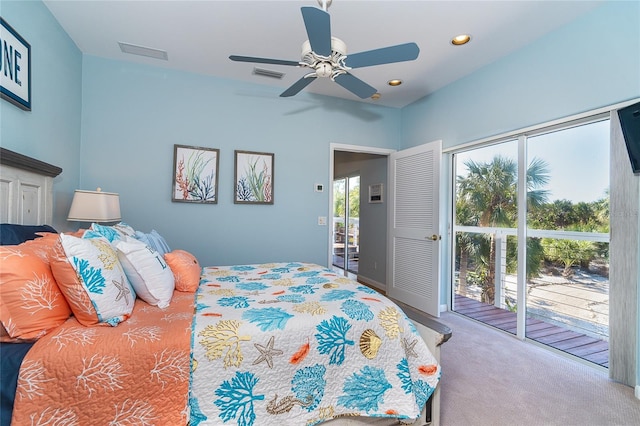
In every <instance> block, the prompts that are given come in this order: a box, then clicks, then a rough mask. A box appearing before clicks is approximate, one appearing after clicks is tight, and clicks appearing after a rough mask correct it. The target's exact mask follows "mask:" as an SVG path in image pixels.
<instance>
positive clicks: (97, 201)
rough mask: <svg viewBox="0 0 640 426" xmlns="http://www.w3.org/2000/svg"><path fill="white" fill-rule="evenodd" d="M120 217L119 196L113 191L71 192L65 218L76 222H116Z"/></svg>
mask: <svg viewBox="0 0 640 426" xmlns="http://www.w3.org/2000/svg"><path fill="white" fill-rule="evenodd" d="M120 219H121V217H120V196H119V195H118V194H116V193H113V192H102V191H100V190H98V191H81V190H79V189H77V190H76V191H75V192H74V194H73V201H72V202H71V209H69V217H68V218H67V220H74V221H78V222H116V221H119V220H120Z"/></svg>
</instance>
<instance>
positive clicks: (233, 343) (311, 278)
mask: <svg viewBox="0 0 640 426" xmlns="http://www.w3.org/2000/svg"><path fill="white" fill-rule="evenodd" d="M193 327H194V329H193V337H192V373H191V387H190V389H191V394H190V407H191V425H192V426H196V425H198V424H203V425H204V424H206V425H216V424H227V425H228V424H237V425H240V426H250V425H260V426H264V425H278V426H282V425H315V424H319V423H322V422H324V421H326V420H330V419H332V418H336V417H342V416H370V417H394V418H399V419H413V418H417V417H418V416H419V414H420V411H421V410H422V408H423V406H424V405H425V403H426V401H427V399H428V398H429V396H430V395H431V394H432V393H433V391H434V390H435V387H436V385H437V383H438V381H439V379H440V366H439V365H438V363H437V361H436V359H435V357H434V356H433V355H432V354H431V352H430V351H429V349H428V347H427V345H426V344H425V343H424V341H423V340H422V338H421V337H420V335H419V334H418V332H417V330H416V328H415V326H414V325H413V323H412V322H411V320H409V319H408V318H407V317H406V315H405V314H404V313H403V312H402V311H401V310H400V308H399V307H398V306H397V305H395V304H394V303H393V302H391V301H390V300H389V299H387V298H385V297H384V296H382V295H380V294H379V293H377V292H376V291H374V290H372V289H370V288H368V287H366V286H363V285H360V284H359V283H357V282H355V281H352V280H350V279H347V278H344V277H341V276H339V275H337V274H336V273H334V272H332V271H331V270H329V269H326V268H324V267H321V266H318V265H314V264H308V263H277V264H264V265H245V266H227V267H207V268H204V269H203V279H202V281H201V283H200V287H199V290H198V293H197V296H196V315H195V320H194V322H193Z"/></svg>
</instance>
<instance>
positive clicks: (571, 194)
mask: <svg viewBox="0 0 640 426" xmlns="http://www.w3.org/2000/svg"><path fill="white" fill-rule="evenodd" d="M497 154H500V155H502V156H506V157H509V158H513V159H514V160H517V158H518V142H517V140H514V141H512V142H506V143H504V144H500V145H494V146H489V147H485V148H480V149H476V150H473V151H466V152H464V153H459V154H457V156H456V157H457V166H456V167H457V174H458V175H464V174H466V168H465V167H464V166H463V164H464V162H465V161H467V160H468V159H473V160H474V161H476V162H481V163H482V162H491V160H492V159H493V157H494V156H495V155H497ZM527 158H528V161H529V162H531V160H532V159H533V158H540V159H542V160H544V161H545V162H546V163H547V166H548V172H549V177H550V179H549V183H548V184H547V185H546V186H545V187H544V188H542V189H547V190H549V191H550V193H549V201H555V200H569V201H572V202H574V203H578V202H591V201H597V200H599V199H602V198H604V197H605V196H606V190H607V189H608V188H609V120H604V121H599V122H596V123H591V124H585V125H582V126H578V127H573V128H570V129H565V130H560V131H556V132H553V133H548V134H544V135H539V136H533V137H529V138H528V144H527ZM624 166H626V167H629V168H630V167H631V163H629V164H625V165H624Z"/></svg>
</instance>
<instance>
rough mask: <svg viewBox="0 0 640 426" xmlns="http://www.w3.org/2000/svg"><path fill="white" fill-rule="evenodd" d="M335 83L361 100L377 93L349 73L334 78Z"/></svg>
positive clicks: (373, 88)
mask: <svg viewBox="0 0 640 426" xmlns="http://www.w3.org/2000/svg"><path fill="white" fill-rule="evenodd" d="M335 82H336V83H338V84H339V85H340V86H342V87H344V88H345V89H347V90H348V91H350V92H351V93H353V94H355V95H356V96H358V97H360V98H362V99H366V98H370V97H371V96H373V94H374V93H376V92H377V90H376V89H375V87H371V86H369V85H368V84H367V83H365V82H364V81H362V80H360V79H359V78H358V77H356V76H354V75H352V74H349V73H346V74H340V75H339V76H337V77H336V78H335Z"/></svg>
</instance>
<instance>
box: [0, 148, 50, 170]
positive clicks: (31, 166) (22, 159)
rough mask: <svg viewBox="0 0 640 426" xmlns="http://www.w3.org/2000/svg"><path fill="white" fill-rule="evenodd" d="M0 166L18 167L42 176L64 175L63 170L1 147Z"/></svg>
mask: <svg viewBox="0 0 640 426" xmlns="http://www.w3.org/2000/svg"><path fill="white" fill-rule="evenodd" d="M0 164H3V165H5V166H11V167H17V168H19V169H22V170H28V171H30V172H35V173H39V174H41V175H45V176H50V177H56V176H58V175H59V174H60V173H62V169H61V168H60V167H58V166H54V165H53V164H49V163H45V162H44V161H40V160H36V159H35V158H31V157H28V156H26V155H23V154H19V153H17V152H14V151H11V150H8V149H6V148H1V147H0Z"/></svg>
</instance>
